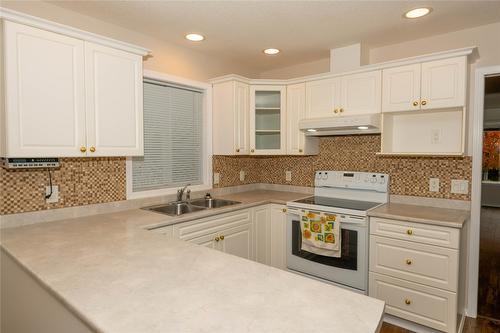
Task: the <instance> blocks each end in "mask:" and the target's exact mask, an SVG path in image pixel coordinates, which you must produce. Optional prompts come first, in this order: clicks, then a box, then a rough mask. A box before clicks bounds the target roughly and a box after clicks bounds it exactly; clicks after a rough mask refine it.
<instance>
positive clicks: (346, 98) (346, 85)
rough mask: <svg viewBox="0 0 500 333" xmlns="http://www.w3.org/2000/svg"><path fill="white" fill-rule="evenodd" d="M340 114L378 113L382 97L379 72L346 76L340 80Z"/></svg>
mask: <svg viewBox="0 0 500 333" xmlns="http://www.w3.org/2000/svg"><path fill="white" fill-rule="evenodd" d="M341 81H342V84H341V87H342V101H341V103H340V110H339V111H340V114H342V115H348V116H352V115H358V114H369V113H380V109H381V107H382V105H381V99H382V98H381V95H382V74H381V71H373V72H367V73H360V74H353V75H346V76H343V77H342V78H341Z"/></svg>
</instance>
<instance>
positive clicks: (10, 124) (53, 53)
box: [2, 21, 86, 157]
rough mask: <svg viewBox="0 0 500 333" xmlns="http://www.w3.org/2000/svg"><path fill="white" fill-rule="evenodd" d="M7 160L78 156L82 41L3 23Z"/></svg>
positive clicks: (82, 133)
mask: <svg viewBox="0 0 500 333" xmlns="http://www.w3.org/2000/svg"><path fill="white" fill-rule="evenodd" d="M3 28H4V31H3V33H4V42H3V43H4V45H3V49H4V52H5V53H4V64H5V68H4V72H5V77H4V85H5V110H4V112H5V114H4V117H5V125H6V128H5V131H4V133H5V134H4V135H5V137H4V138H3V140H4V142H5V143H4V147H3V152H2V155H3V156H6V157H45V156H81V155H82V153H81V152H80V147H82V146H85V139H86V138H85V86H84V42H83V41H81V40H79V39H75V38H71V37H67V36H63V35H60V34H56V33H52V32H48V31H45V30H40V29H36V28H32V27H28V26H25V25H21V24H17V23H13V22H8V21H5V22H4V24H3Z"/></svg>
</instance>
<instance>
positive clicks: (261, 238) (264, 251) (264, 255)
mask: <svg viewBox="0 0 500 333" xmlns="http://www.w3.org/2000/svg"><path fill="white" fill-rule="evenodd" d="M270 214H271V209H270V206H268V205H265V206H259V207H256V208H255V210H254V225H255V260H256V261H257V262H260V263H261V264H266V265H269V264H270V263H271V230H270V222H271V215H270Z"/></svg>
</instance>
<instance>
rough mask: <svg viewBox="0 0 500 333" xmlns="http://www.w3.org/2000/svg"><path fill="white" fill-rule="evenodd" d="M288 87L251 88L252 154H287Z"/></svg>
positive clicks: (260, 86) (262, 86)
mask: <svg viewBox="0 0 500 333" xmlns="http://www.w3.org/2000/svg"><path fill="white" fill-rule="evenodd" d="M285 94H286V87H285V86H267V85H265V86H264V85H255V86H251V87H250V106H251V109H250V154H256V155H258V154H265V155H272V154H285V151H286V142H285V140H286V136H285V135H286V133H285V128H286V119H285V114H286V113H285V107H286V96H285Z"/></svg>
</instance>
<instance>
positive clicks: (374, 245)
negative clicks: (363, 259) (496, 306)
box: [370, 235, 458, 292]
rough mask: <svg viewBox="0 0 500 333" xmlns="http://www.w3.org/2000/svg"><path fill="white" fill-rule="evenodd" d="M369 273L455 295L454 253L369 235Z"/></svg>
mask: <svg viewBox="0 0 500 333" xmlns="http://www.w3.org/2000/svg"><path fill="white" fill-rule="evenodd" d="M370 271H373V272H377V273H382V274H386V275H390V276H393V277H397V278H402V279H405V280H409V281H413V282H417V283H422V284H425V285H428V286H431V287H437V288H443V289H446V290H449V291H452V292H455V291H456V290H457V285H458V250H455V249H449V248H445V247H438V246H432V245H425V244H420V243H415V242H408V241H402V240H397V239H392V238H387V237H380V236H375V235H371V236H370Z"/></svg>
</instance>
